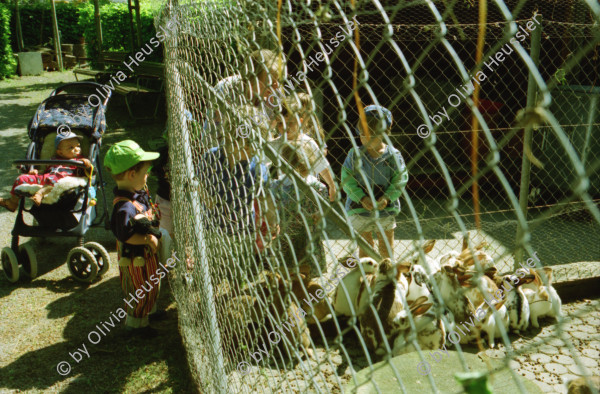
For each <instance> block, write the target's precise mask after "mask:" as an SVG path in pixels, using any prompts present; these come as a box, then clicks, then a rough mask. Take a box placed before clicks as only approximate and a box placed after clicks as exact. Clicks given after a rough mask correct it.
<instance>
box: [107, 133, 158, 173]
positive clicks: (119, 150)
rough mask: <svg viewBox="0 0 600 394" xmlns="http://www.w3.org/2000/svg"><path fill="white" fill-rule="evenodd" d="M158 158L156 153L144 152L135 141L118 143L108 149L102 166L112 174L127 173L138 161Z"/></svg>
mask: <svg viewBox="0 0 600 394" xmlns="http://www.w3.org/2000/svg"><path fill="white" fill-rule="evenodd" d="M159 156H160V154H159V153H157V152H146V151H144V150H143V149H142V148H141V147H140V146H139V145H138V144H137V143H136V142H135V141H132V140H125V141H119V142H117V143H116V144H114V145H113V146H111V147H110V149H109V150H108V152H106V156H104V165H105V166H106V167H108V169H109V170H110V171H111V172H112V173H113V174H120V173H122V172H123V171H127V170H128V169H130V168H131V167H133V166H134V165H136V164H137V163H139V162H140V161H152V160H156V159H158V157H159Z"/></svg>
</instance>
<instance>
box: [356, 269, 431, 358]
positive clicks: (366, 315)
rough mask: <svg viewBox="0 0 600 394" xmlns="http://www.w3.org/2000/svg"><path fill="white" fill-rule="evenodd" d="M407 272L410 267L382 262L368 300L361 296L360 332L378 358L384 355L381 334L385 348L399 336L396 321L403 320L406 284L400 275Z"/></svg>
mask: <svg viewBox="0 0 600 394" xmlns="http://www.w3.org/2000/svg"><path fill="white" fill-rule="evenodd" d="M409 268H410V263H408V264H401V265H394V264H392V262H391V260H389V259H386V260H384V261H382V262H381V264H380V266H379V270H378V272H377V274H376V276H375V277H374V278H373V279H374V280H372V282H371V285H370V288H371V289H372V297H369V296H368V294H366V292H363V293H362V294H361V297H360V300H359V305H365V307H364V308H363V309H362V310H361V313H360V315H359V326H360V331H361V334H362V336H363V338H364V340H365V343H366V344H367V348H369V350H371V351H373V352H375V354H376V355H378V356H382V355H384V354H385V353H386V348H385V341H384V338H383V335H382V330H383V333H384V334H385V336H386V338H387V341H388V344H393V343H394V341H395V339H396V337H397V336H398V335H399V334H400V331H401V327H400V324H399V323H400V322H399V321H398V318H402V317H403V316H404V315H403V314H402V312H403V310H404V304H403V298H405V297H406V291H407V290H408V282H407V280H406V278H405V277H404V275H403V272H407V271H408V270H409ZM403 295H404V297H403ZM426 300H427V298H426V297H422V299H421V300H420V302H419V304H417V305H416V307H415V309H414V311H415V312H417V308H419V307H421V306H422V305H421V304H422V302H423V301H426ZM430 307H431V304H429V305H428V306H423V307H422V308H421V309H420V310H419V312H420V313H424V311H426V310H427V309H429V308H430ZM359 308H360V307H359ZM402 322H403V321H402ZM380 324H381V327H380Z"/></svg>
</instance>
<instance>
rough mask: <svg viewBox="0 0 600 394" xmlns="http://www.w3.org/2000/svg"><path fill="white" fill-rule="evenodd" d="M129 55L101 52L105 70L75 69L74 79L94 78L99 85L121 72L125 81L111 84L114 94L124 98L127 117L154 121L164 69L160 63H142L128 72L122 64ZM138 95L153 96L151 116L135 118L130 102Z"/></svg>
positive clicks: (161, 88)
mask: <svg viewBox="0 0 600 394" xmlns="http://www.w3.org/2000/svg"><path fill="white" fill-rule="evenodd" d="M129 56H130V54H129V53H126V52H103V53H102V63H103V64H104V65H105V66H107V70H90V69H83V68H77V69H75V70H73V74H75V79H77V80H78V78H77V75H85V76H88V77H92V78H94V80H95V81H96V82H98V83H100V84H104V83H106V82H108V81H109V79H110V77H111V75H116V73H117V72H119V71H123V72H124V73H125V74H126V75H127V80H125V81H123V82H121V83H113V86H114V93H115V94H118V95H120V96H123V97H124V98H125V105H126V106H127V111H128V112H129V115H130V116H131V117H132V118H134V119H154V118H156V113H157V112H158V106H159V104H160V98H161V96H162V93H163V87H164V72H165V68H164V65H163V64H162V63H157V62H150V61H143V62H141V63H140V64H139V66H135V65H134V66H132V68H133V72H132V71H131V70H129V69H128V68H127V67H126V66H125V65H124V64H123V62H124V61H126V60H128V59H129ZM140 95H155V96H156V103H155V105H154V111H153V113H152V116H143V117H137V116H135V115H134V114H133V111H132V101H133V98H134V97H137V96H140Z"/></svg>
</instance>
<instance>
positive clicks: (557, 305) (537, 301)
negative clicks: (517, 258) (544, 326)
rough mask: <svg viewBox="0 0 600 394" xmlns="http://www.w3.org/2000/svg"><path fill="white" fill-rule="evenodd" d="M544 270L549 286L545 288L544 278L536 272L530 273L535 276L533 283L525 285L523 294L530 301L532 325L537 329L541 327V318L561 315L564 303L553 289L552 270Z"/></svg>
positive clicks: (545, 268) (546, 268)
mask: <svg viewBox="0 0 600 394" xmlns="http://www.w3.org/2000/svg"><path fill="white" fill-rule="evenodd" d="M543 270H544V273H545V274H546V277H547V278H548V286H544V284H543V283H542V278H541V277H540V275H539V274H538V272H537V271H535V270H530V271H529V272H530V274H532V275H534V276H535V279H534V280H533V282H531V283H528V284H526V285H523V292H524V293H525V296H526V297H527V301H529V311H530V319H531V325H532V326H533V327H535V328H539V326H540V325H539V323H538V319H539V318H540V317H544V316H551V317H558V316H560V315H561V307H562V301H561V299H560V297H559V296H558V293H557V292H556V290H555V289H554V287H552V268H550V267H544V268H543ZM517 271H519V270H517Z"/></svg>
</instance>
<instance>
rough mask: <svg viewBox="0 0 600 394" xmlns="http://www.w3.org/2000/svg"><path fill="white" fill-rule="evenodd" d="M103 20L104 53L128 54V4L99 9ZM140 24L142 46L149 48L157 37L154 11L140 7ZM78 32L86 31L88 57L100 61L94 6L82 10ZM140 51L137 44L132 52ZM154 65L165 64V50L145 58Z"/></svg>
mask: <svg viewBox="0 0 600 394" xmlns="http://www.w3.org/2000/svg"><path fill="white" fill-rule="evenodd" d="M100 20H101V22H102V44H103V45H102V49H103V50H104V51H112V52H116V51H118V52H129V50H130V48H129V37H130V34H131V33H130V31H129V12H128V11H127V4H124V3H110V4H106V5H104V6H102V7H100ZM140 20H141V23H142V26H141V33H142V37H141V38H142V46H143V45H146V44H147V43H148V42H149V41H150V39H151V38H152V37H154V36H155V35H156V30H155V28H154V16H153V14H152V8H150V7H148V6H144V5H141V7H140ZM79 30H81V31H83V34H84V36H85V41H86V43H87V50H88V57H90V58H92V59H96V58H97V57H98V50H97V44H96V43H97V36H96V27H95V21H94V6H93V5H92V4H87V5H85V6H81V7H80V9H79ZM138 50H139V48H138V45H137V43H136V42H134V43H133V51H134V52H137V51H138ZM146 59H147V60H151V61H162V50H160V48H156V49H154V52H153V53H152V55H150V56H148V57H147V58H146Z"/></svg>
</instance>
